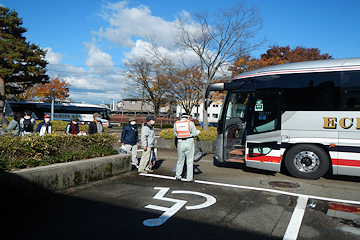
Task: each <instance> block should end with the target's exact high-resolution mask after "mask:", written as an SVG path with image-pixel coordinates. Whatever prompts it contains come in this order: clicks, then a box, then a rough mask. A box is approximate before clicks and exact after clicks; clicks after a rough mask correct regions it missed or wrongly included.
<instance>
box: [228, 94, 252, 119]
mask: <svg viewBox="0 0 360 240" xmlns="http://www.w3.org/2000/svg"><path fill="white" fill-rule="evenodd" d="M249 97H250V93H241V92H240V93H231V94H230V96H229V98H228V99H229V100H228V107H227V111H226V119H232V118H240V119H242V120H244V118H245V109H246V104H247V103H248V102H249Z"/></svg>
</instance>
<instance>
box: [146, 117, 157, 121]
mask: <svg viewBox="0 0 360 240" xmlns="http://www.w3.org/2000/svg"><path fill="white" fill-rule="evenodd" d="M151 120H155V117H154V116H152V115H149V116H147V117H146V121H147V122H149V121H151Z"/></svg>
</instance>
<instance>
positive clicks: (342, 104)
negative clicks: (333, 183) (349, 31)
mask: <svg viewBox="0 0 360 240" xmlns="http://www.w3.org/2000/svg"><path fill="white" fill-rule="evenodd" d="M210 91H227V93H226V97H225V101H224V104H223V106H222V111H221V116H220V118H219V123H218V137H217V140H216V150H215V157H214V161H215V162H214V163H215V164H222V163H226V162H242V163H245V164H246V166H247V167H253V168H259V169H265V170H270V171H280V170H281V169H282V168H284V167H285V168H286V169H287V170H288V171H289V172H290V173H291V174H292V175H293V176H295V177H298V178H305V179H317V178H319V177H321V176H323V175H324V174H325V173H327V172H328V171H331V172H332V174H341V175H352V176H360V58H350V59H336V60H319V61H309V62H300V63H289V64H283V65H278V66H271V67H267V68H262V69H257V70H253V71H249V72H246V73H243V74H240V75H238V76H235V77H234V78H233V79H232V81H231V82H230V83H217V84H212V85H210V86H209V87H208V89H207V94H206V98H207V105H208V104H209V98H208V96H209V93H210Z"/></svg>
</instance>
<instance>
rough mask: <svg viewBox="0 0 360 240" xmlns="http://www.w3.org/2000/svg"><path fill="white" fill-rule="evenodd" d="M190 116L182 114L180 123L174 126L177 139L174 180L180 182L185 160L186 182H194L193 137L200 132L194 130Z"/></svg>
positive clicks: (177, 122)
mask: <svg viewBox="0 0 360 240" xmlns="http://www.w3.org/2000/svg"><path fill="white" fill-rule="evenodd" d="M190 117H191V116H190V115H189V114H187V113H183V114H182V115H181V119H180V121H176V122H175V124H174V135H175V137H177V139H178V143H177V152H178V161H177V165H176V175H175V178H176V180H178V181H180V180H181V174H182V171H183V167H184V162H185V158H186V165H187V170H186V180H187V181H188V182H194V181H195V179H194V167H193V166H194V152H195V147H194V137H196V136H197V135H198V134H199V133H200V131H199V130H197V129H196V127H195V124H194V123H193V122H192V121H190Z"/></svg>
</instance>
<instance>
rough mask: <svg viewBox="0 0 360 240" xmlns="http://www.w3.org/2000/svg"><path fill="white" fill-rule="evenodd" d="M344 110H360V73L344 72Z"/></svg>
mask: <svg viewBox="0 0 360 240" xmlns="http://www.w3.org/2000/svg"><path fill="white" fill-rule="evenodd" d="M343 84H344V92H343V96H342V98H343V102H342V104H343V109H344V110H359V108H360V98H359V96H360V72H359V71H356V72H344V77H343Z"/></svg>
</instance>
